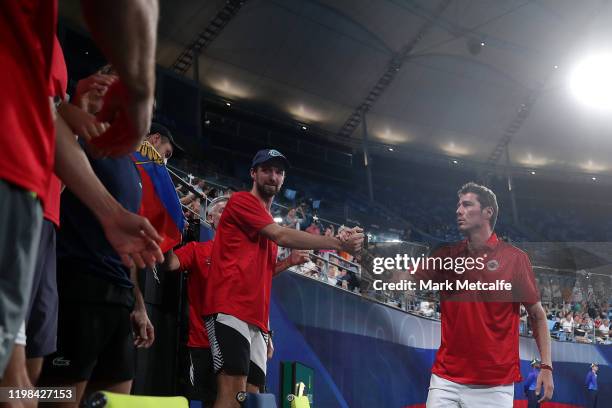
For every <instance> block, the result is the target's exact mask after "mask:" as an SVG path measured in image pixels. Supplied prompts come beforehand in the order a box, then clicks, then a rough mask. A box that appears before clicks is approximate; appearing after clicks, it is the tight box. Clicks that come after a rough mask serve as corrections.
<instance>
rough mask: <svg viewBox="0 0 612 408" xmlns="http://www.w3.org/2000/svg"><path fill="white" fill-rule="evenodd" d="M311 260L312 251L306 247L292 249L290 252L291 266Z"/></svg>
mask: <svg viewBox="0 0 612 408" xmlns="http://www.w3.org/2000/svg"><path fill="white" fill-rule="evenodd" d="M309 260H310V252H309V251H307V250H304V249H292V250H291V254H289V266H288V267H289V268H290V267H292V266H297V265H302V264H305V263H306V262H308V261H309Z"/></svg>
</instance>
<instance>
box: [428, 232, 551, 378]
mask: <svg viewBox="0 0 612 408" xmlns="http://www.w3.org/2000/svg"><path fill="white" fill-rule="evenodd" d="M430 257H441V258H453V259H457V258H467V257H470V258H474V259H476V258H479V257H480V258H482V259H483V264H484V268H483V269H480V270H478V269H475V268H472V269H470V270H467V271H465V272H463V273H462V274H457V273H456V272H455V271H453V270H442V271H436V270H423V269H421V270H419V271H418V272H417V276H418V278H419V279H433V280H434V281H444V280H449V281H455V280H456V279H465V280H469V281H470V282H476V281H481V282H491V281H493V280H505V282H510V283H512V291H511V292H510V293H508V292H507V291H504V292H503V293H501V292H502V291H500V292H499V293H494V292H492V293H487V294H484V295H482V294H476V297H471V298H467V297H466V298H465V299H477V300H479V301H466V300H464V299H462V298H461V297H458V296H457V293H456V292H455V293H451V292H450V291H441V292H440V299H441V315H442V339H441V343H440V349H439V350H438V352H437V354H436V360H435V362H434V365H433V368H432V373H433V374H435V375H437V376H438V377H441V378H443V379H446V380H449V381H452V382H455V383H459V384H472V385H490V386H497V385H505V384H511V383H514V382H518V381H521V371H520V365H519V363H520V360H519V317H520V316H519V306H520V304H521V303H523V304H526V305H531V304H533V303H536V302H538V301H539V293H538V290H537V289H536V283H535V278H534V274H533V270H532V269H531V263H530V262H529V258H528V256H527V254H526V253H525V252H523V251H521V250H520V249H518V248H516V247H514V246H512V245H510V244H508V243H505V242H501V241H499V240H498V239H497V236H496V235H495V234H492V235H491V237H490V238H489V240H488V241H487V243H486V246H485V248H483V249H482V250H479V251H476V252H471V251H470V250H469V249H468V244H467V241H462V242H459V243H457V244H454V245H450V246H445V247H442V248H439V249H438V250H436V251H434V253H433V254H432V255H430ZM464 294H467V292H465V293H464ZM469 295H470V296H472V295H473V293H471V294H469ZM459 296H461V294H460V295H459ZM481 296H482V297H481ZM497 300H499V301H497Z"/></svg>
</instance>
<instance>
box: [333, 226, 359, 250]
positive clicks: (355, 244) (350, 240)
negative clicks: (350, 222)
mask: <svg viewBox="0 0 612 408" xmlns="http://www.w3.org/2000/svg"><path fill="white" fill-rule="evenodd" d="M338 239H339V240H340V242H341V243H342V244H341V246H342V251H344V252H348V253H349V254H351V255H356V254H359V252H361V249H362V247H363V240H364V235H363V229H362V228H360V227H353V228H345V229H342V230H341V231H339V232H338Z"/></svg>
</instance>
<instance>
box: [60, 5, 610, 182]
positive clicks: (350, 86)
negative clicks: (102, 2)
mask: <svg viewBox="0 0 612 408" xmlns="http://www.w3.org/2000/svg"><path fill="white" fill-rule="evenodd" d="M160 3H161V13H160V23H159V46H158V58H157V60H158V63H159V64H160V65H161V66H164V67H167V68H171V67H172V66H173V64H175V62H176V61H177V58H178V57H179V56H180V55H181V53H184V52H185V50H188V49H189V47H190V46H191V45H192V44H193V43H194V41H195V40H196V39H197V37H198V35H199V34H200V33H202V32H203V31H204V30H205V29H206V28H207V27H209V28H210V27H211V21H213V20H214V19H215V17H217V16H218V15H219V13H220V11H222V10H223V9H224V7H227V6H228V4H231V5H232V4H233V5H235V6H237V7H238V8H239V9H238V10H237V11H236V13H235V15H233V16H231V19H228V21H227V22H226V23H225V24H224V26H223V27H222V29H221V30H218V32H217V33H216V35H215V37H214V39H213V40H212V41H210V42H209V43H207V44H206V46H205V47H204V48H203V49H202V52H201V53H200V55H199V57H198V64H195V65H191V67H189V69H188V70H187V71H186V72H185V75H187V76H189V77H192V76H193V72H192V70H193V67H194V66H196V65H197V66H198V67H199V78H200V81H201V84H202V86H203V87H204V88H205V89H206V90H207V91H208V92H210V93H211V94H214V95H217V96H219V97H220V98H223V99H226V100H228V101H232V103H233V104H234V105H238V106H241V107H244V108H245V109H250V110H253V111H257V112H265V113H266V114H269V115H270V116H273V117H278V118H283V119H285V120H293V121H295V122H296V123H299V124H304V125H306V126H307V127H309V128H311V129H319V130H321V131H322V132H323V133H326V134H330V135H338V134H341V135H342V137H345V138H346V139H347V141H352V142H353V143H354V142H355V141H356V140H360V139H361V137H362V130H361V129H360V127H361V123H357V124H356V126H354V127H353V128H352V129H350V131H348V132H347V131H344V130H346V123H347V121H348V120H349V118H350V117H351V115H352V114H353V113H354V112H355V111H356V109H359V107H360V106H361V105H362V104H363V103H364V101H366V100H367V99H368V95H369V94H370V93H371V92H372V90H373V89H374V88H375V86H376V84H377V82H378V81H380V79H381V77H383V76H384V75H385V72H386V71H387V70H388V69H389V67H390V66H394V67H396V72H395V73H394V75H393V77H392V79H391V80H390V82H389V83H388V84H386V86H385V87H384V89H383V91H382V92H380V93H379V94H378V95H376V98H375V100H374V101H373V103H371V104H369V106H368V109H367V126H368V133H369V135H370V140H372V141H374V142H378V143H380V144H381V145H383V146H388V147H392V148H393V150H394V151H393V154H398V155H401V154H402V152H406V153H409V152H412V153H413V154H414V152H423V153H427V154H433V155H437V154H439V155H442V156H445V157H451V158H456V159H457V160H465V161H470V162H476V163H486V162H487V161H488V160H490V158H491V155H492V152H494V151H495V149H496V147H497V146H498V145H499V143H500V140H502V139H503V136H504V134H505V133H507V132H508V128H509V126H510V127H512V126H511V124H512V123H513V121H514V120H515V119H516V118H517V115H519V114H520V112H521V111H522V110H524V109H525V104H526V103H528V102H527V101H530V102H529V104H528V107H529V115H528V116H526V117H525V118H524V120H522V121H521V123H520V125H519V126H516V129H515V128H512V129H511V130H512V132H511V133H512V134H511V135H510V137H509V139H510V141H509V151H510V157H511V161H512V164H513V165H514V166H517V167H519V168H521V167H522V168H524V169H525V171H530V172H531V171H539V170H540V169H541V170H546V171H554V172H568V173H572V172H579V173H584V174H589V175H593V176H597V175H600V174H601V175H606V174H607V175H612V155H610V152H612V137H610V135H609V133H610V130H611V129H612V111H608V112H606V111H602V110H598V109H594V108H592V107H588V106H586V105H584V104H582V103H580V101H578V100H577V99H576V98H575V97H574V95H573V94H572V93H571V92H570V90H569V86H568V84H569V76H570V74H571V72H572V70H573V69H574V67H575V65H576V64H577V63H578V62H579V61H580V59H581V58H583V57H585V56H587V55H589V54H590V53H592V52H595V51H601V50H602V49H605V48H606V47H612V41H610V40H611V39H612V25H611V24H609V22H610V21H612V2H609V1H606V0H583V1H579V2H578V1H572V0H522V1H519V0H505V1H499V0H450V1H449V0H413V1H410V0H378V1H369V0H248V1H244V2H227V1H224V0H223V1H222V0H210V1H195V0H173V1H161V2H160ZM60 15H61V16H62V17H64V18H66V19H68V20H73V21H75V22H77V23H78V22H80V17H79V10H78V2H77V1H74V0H70V1H68V0H65V1H60ZM424 27H426V28H427V29H426V30H423V28H424ZM213 28H214V27H213ZM609 51H610V52H612V49H610V48H609ZM398 58H399V59H401V61H399V62H400V63H399V65H397V66H395V65H393V64H396V63H397V62H398ZM390 64H391V65H390Z"/></svg>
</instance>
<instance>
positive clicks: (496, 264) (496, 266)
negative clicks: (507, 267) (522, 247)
mask: <svg viewBox="0 0 612 408" xmlns="http://www.w3.org/2000/svg"><path fill="white" fill-rule="evenodd" d="M487 269H488V270H490V271H496V270H497V269H499V261H497V260H496V259H491V260H490V261H488V262H487Z"/></svg>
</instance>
